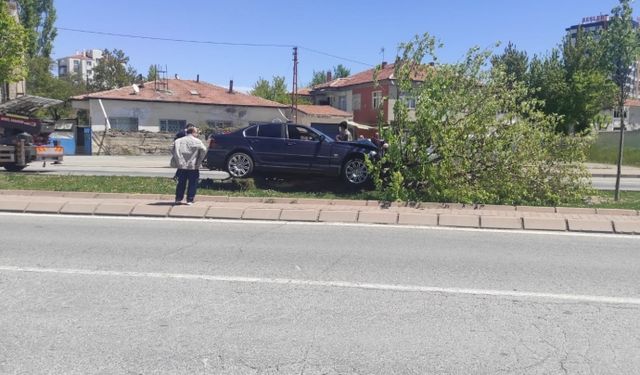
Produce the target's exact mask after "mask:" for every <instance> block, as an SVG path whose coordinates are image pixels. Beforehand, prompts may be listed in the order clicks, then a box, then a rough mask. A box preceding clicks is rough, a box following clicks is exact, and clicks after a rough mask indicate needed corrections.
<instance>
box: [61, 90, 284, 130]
mask: <svg viewBox="0 0 640 375" xmlns="http://www.w3.org/2000/svg"><path fill="white" fill-rule="evenodd" d="M71 101H72V105H73V107H74V108H77V109H84V110H87V111H88V112H89V117H90V119H91V125H92V127H93V129H94V130H103V129H104V128H105V126H106V125H107V121H106V118H108V119H109V125H110V126H111V127H112V128H114V129H119V130H125V131H126V130H130V131H139V130H146V131H154V132H157V131H166V132H174V131H178V130H179V129H180V128H182V127H184V126H185V125H186V124H187V123H193V124H194V125H196V126H198V127H209V128H213V129H214V131H215V129H234V128H239V127H243V126H248V125H250V124H251V123H258V122H273V121H277V122H286V121H287V120H288V119H287V117H286V112H287V109H288V106H286V105H284V104H280V103H276V102H273V101H271V100H267V99H263V98H260V97H257V96H253V95H249V94H245V93H242V92H238V91H234V90H233V88H232V85H230V87H229V88H225V87H220V86H216V85H213V84H210V83H206V82H202V81H200V80H182V79H168V80H162V81H152V82H145V83H144V84H140V85H133V86H127V87H121V88H117V89H113V90H107V91H101V92H96V93H91V94H85V95H79V96H75V97H72V98H71ZM102 107H104V111H103V110H102ZM105 113H106V117H105Z"/></svg>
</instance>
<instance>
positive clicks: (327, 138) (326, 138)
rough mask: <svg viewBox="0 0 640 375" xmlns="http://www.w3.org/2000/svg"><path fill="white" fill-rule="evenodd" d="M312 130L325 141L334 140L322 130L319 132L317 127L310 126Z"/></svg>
mask: <svg viewBox="0 0 640 375" xmlns="http://www.w3.org/2000/svg"><path fill="white" fill-rule="evenodd" d="M311 130H312V131H314V132H316V133H318V135H319V136H321V137H322V138H324V141H325V142H335V141H334V140H333V139H332V138H331V137H329V136H328V135H326V134H324V133H323V132H321V131H320V130H318V129H315V128H311Z"/></svg>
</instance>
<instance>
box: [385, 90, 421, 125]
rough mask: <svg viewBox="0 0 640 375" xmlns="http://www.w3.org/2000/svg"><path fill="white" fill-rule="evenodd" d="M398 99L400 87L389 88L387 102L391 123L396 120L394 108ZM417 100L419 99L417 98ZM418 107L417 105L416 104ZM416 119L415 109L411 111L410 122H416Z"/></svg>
mask: <svg viewBox="0 0 640 375" xmlns="http://www.w3.org/2000/svg"><path fill="white" fill-rule="evenodd" d="M397 97H398V87H397V86H389V99H388V100H387V106H388V109H389V111H388V113H389V121H390V122H391V121H393V120H395V118H396V116H395V113H393V106H395V105H396V102H397V101H398V99H396V98H397ZM416 100H417V98H416ZM416 105H417V103H416ZM415 119H416V111H415V109H409V120H410V121H415Z"/></svg>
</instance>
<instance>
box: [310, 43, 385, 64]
mask: <svg viewBox="0 0 640 375" xmlns="http://www.w3.org/2000/svg"><path fill="white" fill-rule="evenodd" d="M300 49H303V50H305V51H309V52H313V53H317V54H319V55H324V56H329V57H333V58H335V59H339V60H344V61H349V62H352V63H355V64H361V65H366V66H374V65H373V64H369V63H366V62H362V61H358V60H354V59H349V58H346V57H340V56H337V55H333V54H330V53H327V52H322V51H318V50H316V49H312V48H307V47H303V46H300Z"/></svg>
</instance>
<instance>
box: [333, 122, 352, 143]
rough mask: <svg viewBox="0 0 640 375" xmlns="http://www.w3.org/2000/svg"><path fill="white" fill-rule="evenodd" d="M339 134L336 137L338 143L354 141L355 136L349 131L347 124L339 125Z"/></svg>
mask: <svg viewBox="0 0 640 375" xmlns="http://www.w3.org/2000/svg"><path fill="white" fill-rule="evenodd" d="M338 129H339V133H338V135H336V141H338V142H350V141H352V140H353V136H352V135H351V132H349V130H348V129H347V122H346V121H342V122H341V123H340V125H338Z"/></svg>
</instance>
